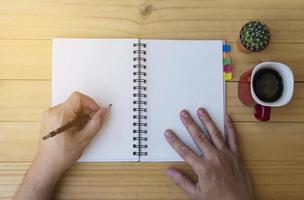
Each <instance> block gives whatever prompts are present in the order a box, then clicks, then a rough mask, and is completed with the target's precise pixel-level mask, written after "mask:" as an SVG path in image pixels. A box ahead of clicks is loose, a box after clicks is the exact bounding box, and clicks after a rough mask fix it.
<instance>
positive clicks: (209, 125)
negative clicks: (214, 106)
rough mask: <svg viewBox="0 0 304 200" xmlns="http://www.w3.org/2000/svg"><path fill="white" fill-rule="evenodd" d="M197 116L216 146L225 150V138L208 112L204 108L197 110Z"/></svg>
mask: <svg viewBox="0 0 304 200" xmlns="http://www.w3.org/2000/svg"><path fill="white" fill-rule="evenodd" d="M197 115H198V118H199V119H200V120H201V122H202V123H203V124H204V126H205V127H206V129H207V131H208V133H209V135H210V138H211V140H212V142H213V144H214V146H215V147H216V148H217V149H219V150H223V149H224V148H225V147H226V144H225V140H224V137H223V135H222V134H221V133H220V131H219V130H218V128H217V127H216V125H215V124H214V122H213V120H212V119H211V117H210V115H209V114H208V112H207V111H206V110H205V109H203V108H199V109H198V110H197Z"/></svg>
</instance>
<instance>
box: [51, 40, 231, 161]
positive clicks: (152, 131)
mask: <svg viewBox="0 0 304 200" xmlns="http://www.w3.org/2000/svg"><path fill="white" fill-rule="evenodd" d="M136 42H138V39H55V40H54V41H53V45H54V46H53V83H52V89H53V104H54V105H55V104H58V103H61V102H63V101H65V99H66V98H67V97H68V96H69V95H70V94H71V93H72V92H73V91H79V92H82V93H85V94H86V95H88V96H90V97H92V98H93V99H95V100H96V101H97V103H99V104H103V105H108V104H110V103H111V104H113V107H112V108H111V114H110V116H109V119H108V120H107V122H106V124H105V125H104V127H103V128H102V130H101V131H100V133H99V134H98V135H97V136H96V137H95V138H94V140H93V141H92V143H91V144H90V145H89V147H88V148H87V150H86V152H85V153H84V155H83V156H82V157H81V158H80V161H81V162H107V161H139V158H138V156H134V155H133V151H134V149H133V143H134V141H133V136H134V134H133V129H134V127H133V125H132V123H133V114H134V113H133V107H134V105H133V100H134V98H133V93H134V91H133V90H132V87H133V86H134V83H133V78H134V77H133V70H134V69H133V68H132V65H133V64H134V61H133V58H134V55H133V50H134V47H133V43H136ZM142 42H143V43H146V44H147V48H146V50H147V54H146V55H145V57H146V58H147V63H146V65H147V70H146V71H147V77H146V79H147V95H148V98H147V103H148V104H147V108H148V113H147V116H148V119H147V120H146V121H147V122H148V133H147V137H148V141H147V142H144V141H143V142H142V144H146V143H147V144H148V149H142V152H145V151H148V156H142V157H141V158H140V161H143V162H151V161H180V160H182V159H181V158H180V157H179V156H178V155H177V154H176V153H175V152H174V150H173V149H172V148H171V147H170V146H169V145H168V144H167V142H166V140H165V138H164V135H163V134H164V131H165V129H167V128H170V129H172V130H173V131H175V132H176V133H177V134H178V136H179V137H180V138H181V139H182V140H183V141H184V142H185V143H186V144H188V145H189V146H191V148H193V149H194V150H195V151H196V152H197V153H200V152H199V150H198V149H197V148H196V146H195V145H194V143H193V141H192V139H191V137H190V136H189V134H188V133H187V131H186V129H185V128H184V127H183V125H182V123H181V121H180V119H179V111H180V110H182V109H188V110H190V112H191V113H192V114H193V116H194V117H195V120H196V121H197V122H198V123H200V122H199V120H198V119H197V117H196V109H197V108H198V107H205V108H206V109H207V110H208V111H209V112H210V114H211V116H212V117H213V119H214V120H215V122H216V124H217V126H218V128H219V129H220V130H221V131H222V132H223V131H224V112H225V106H224V103H225V102H224V86H223V61H222V60H223V58H222V44H223V43H222V41H202V40H196V41H195V40H192V41H189V40H184V41H181V40H142Z"/></svg>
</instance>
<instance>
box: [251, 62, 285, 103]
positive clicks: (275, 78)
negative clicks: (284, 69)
mask: <svg viewBox="0 0 304 200" xmlns="http://www.w3.org/2000/svg"><path fill="white" fill-rule="evenodd" d="M283 89H284V87H283V79H282V77H281V75H280V74H279V73H278V72H277V71H275V70H273V69H269V68H264V69H261V70H259V71H258V72H256V74H255V76H254V78H253V90H254V92H255V94H256V96H257V97H258V98H259V99H260V100H261V101H264V102H274V101H276V100H278V99H279V98H280V97H281V96H282V93H283Z"/></svg>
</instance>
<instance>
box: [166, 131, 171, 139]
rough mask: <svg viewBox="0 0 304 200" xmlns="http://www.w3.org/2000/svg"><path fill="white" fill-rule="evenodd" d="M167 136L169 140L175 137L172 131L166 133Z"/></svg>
mask: <svg viewBox="0 0 304 200" xmlns="http://www.w3.org/2000/svg"><path fill="white" fill-rule="evenodd" d="M165 136H166V137H168V138H171V137H172V136H173V133H172V132H171V131H170V130H166V131H165Z"/></svg>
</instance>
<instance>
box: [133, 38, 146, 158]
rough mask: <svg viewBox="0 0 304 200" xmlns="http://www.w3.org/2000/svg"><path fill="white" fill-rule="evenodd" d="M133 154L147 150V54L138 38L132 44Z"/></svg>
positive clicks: (144, 154) (144, 152) (143, 154)
mask: <svg viewBox="0 0 304 200" xmlns="http://www.w3.org/2000/svg"><path fill="white" fill-rule="evenodd" d="M133 47H134V49H133V55H134V57H133V61H134V64H133V70H134V72H133V84H134V85H133V91H134V92H133V98H134V99H133V105H134V107H133V120H134V121H133V142H134V144H133V148H134V151H133V155H137V156H146V155H148V152H147V151H145V150H146V149H147V148H148V145H147V144H146V141H148V137H147V133H148V130H147V126H148V124H147V118H148V117H147V115H146V113H147V100H146V98H147V94H146V90H147V87H146V83H147V79H146V76H147V72H146V69H147V66H146V65H145V63H146V62H147V59H146V58H145V55H146V54H147V51H146V47H147V45H146V44H145V43H142V42H141V40H138V43H134V44H133Z"/></svg>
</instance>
